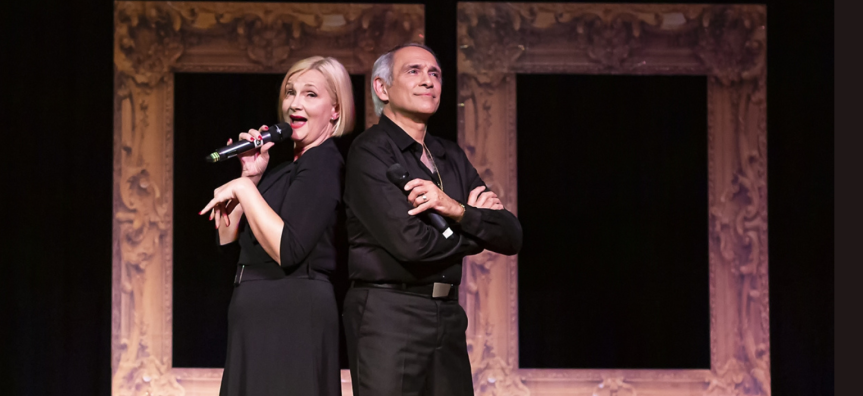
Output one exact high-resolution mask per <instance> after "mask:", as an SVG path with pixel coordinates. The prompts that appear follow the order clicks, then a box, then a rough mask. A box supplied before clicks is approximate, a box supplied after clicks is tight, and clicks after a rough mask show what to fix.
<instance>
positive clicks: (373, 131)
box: [348, 124, 392, 156]
mask: <svg viewBox="0 0 863 396" xmlns="http://www.w3.org/2000/svg"><path fill="white" fill-rule="evenodd" d="M391 140H392V138H390V137H389V135H388V134H387V133H386V130H384V128H382V127H381V126H380V125H378V124H375V125H372V126H371V127H369V129H366V130H365V131H364V132H362V133H360V135H359V136H357V137H356V139H354V141H353V143H351V148H350V150H349V151H348V156H350V152H353V151H354V150H356V149H357V148H372V147H382V146H386V145H388V143H389V142H390V141H391Z"/></svg>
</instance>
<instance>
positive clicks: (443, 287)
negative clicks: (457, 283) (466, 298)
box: [432, 282, 452, 298]
mask: <svg viewBox="0 0 863 396" xmlns="http://www.w3.org/2000/svg"><path fill="white" fill-rule="evenodd" d="M450 289H452V285H451V284H449V283H438V282H435V283H434V287H433V288H432V298H441V297H446V296H449V291H450Z"/></svg>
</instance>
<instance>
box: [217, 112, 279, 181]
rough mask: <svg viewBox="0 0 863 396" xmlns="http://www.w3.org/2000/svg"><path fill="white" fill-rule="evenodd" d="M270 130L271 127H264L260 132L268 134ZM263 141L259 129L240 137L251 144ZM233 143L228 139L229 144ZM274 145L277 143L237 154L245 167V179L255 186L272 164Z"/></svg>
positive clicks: (242, 134) (243, 174)
mask: <svg viewBox="0 0 863 396" xmlns="http://www.w3.org/2000/svg"><path fill="white" fill-rule="evenodd" d="M268 129H269V127H267V126H266V125H262V126H261V128H260V131H264V132H266V131H267V130H268ZM261 139H263V138H262V137H261V133H260V132H259V130H258V129H249V131H248V132H244V133H241V134H240V136H239V140H248V141H250V142H254V141H255V140H261ZM231 142H232V140H231V139H228V144H231ZM274 144H275V143H273V142H270V143H266V144H264V145H263V146H261V148H259V149H256V150H249V151H246V152H245V153H240V154H237V158H238V159H239V160H240V164H242V166H243V173H242V176H243V177H247V178H249V179H251V180H252V182H254V183H255V185H257V184H258V182H260V181H261V176H262V175H263V174H264V171H265V170H266V169H267V164H268V163H269V162H270V152H269V151H270V148H271V147H273V145H274Z"/></svg>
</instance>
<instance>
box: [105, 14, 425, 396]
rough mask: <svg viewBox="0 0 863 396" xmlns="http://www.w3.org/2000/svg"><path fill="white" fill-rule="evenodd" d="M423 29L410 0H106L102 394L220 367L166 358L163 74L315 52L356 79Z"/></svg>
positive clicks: (156, 390)
mask: <svg viewBox="0 0 863 396" xmlns="http://www.w3.org/2000/svg"><path fill="white" fill-rule="evenodd" d="M423 32H424V10H423V6H422V5H412V4H411V5H408V4H405V5H387V4H380V5H372V4H297V3H294V4H287V3H283V4H279V3H205V2H202V3H197V2H195V3H183V2H163V1H158V2H132V1H128V2H127V1H118V2H115V3H114V87H115V90H114V192H113V194H114V205H113V206H114V208H113V213H114V220H113V221H114V225H113V241H114V243H113V279H112V304H111V305H112V316H111V319H112V323H111V327H112V329H111V335H112V339H111V351H112V353H111V355H112V356H111V372H112V394H114V395H216V394H218V392H219V384H220V380H221V376H222V370H221V369H197V368H175V367H173V366H172V356H171V354H172V347H171V344H172V309H171V307H172V294H173V286H172V284H173V283H172V269H173V262H172V246H173V245H172V240H173V227H172V224H173V216H174V213H173V195H172V192H173V158H174V152H173V140H174V136H173V117H174V90H173V89H174V73H176V72H193V73H217V72H231V73H284V72H286V71H287V69H288V67H290V65H291V64H293V63H294V62H296V61H298V60H300V59H303V58H306V57H308V56H312V55H323V56H332V57H334V58H336V59H338V60H339V61H340V62H342V64H344V65H345V67H346V68H347V70H348V72H349V73H351V74H365V75H366V76H367V80H366V81H367V82H366V84H365V85H366V90H368V86H369V82H368V75H369V74H370V72H371V67H372V65H373V63H374V61H375V59H376V58H377V56H378V55H380V54H381V53H383V52H384V51H386V50H388V49H390V48H392V47H394V46H395V45H397V44H401V43H404V42H408V41H413V42H423ZM357 88H359V87H357ZM366 95H368V92H367V93H366ZM367 103H368V106H367V107H366V110H365V111H366V123H367V124H369V125H371V124H374V123H376V122H377V117H376V116H375V115H374V112H373V106H372V104H371V101H368V102H367ZM226 309H227V307H226ZM219 347H222V346H219ZM342 379H343V381H342V386H343V389H344V390H346V394H350V393H349V392H350V375H349V374H348V373H347V371H343V372H342Z"/></svg>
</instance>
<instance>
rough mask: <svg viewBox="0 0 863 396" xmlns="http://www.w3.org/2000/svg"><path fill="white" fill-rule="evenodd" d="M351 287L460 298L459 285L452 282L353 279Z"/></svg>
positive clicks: (442, 297)
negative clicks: (385, 281)
mask: <svg viewBox="0 0 863 396" xmlns="http://www.w3.org/2000/svg"><path fill="white" fill-rule="evenodd" d="M351 287H360V288H372V289H390V290H401V291H403V292H406V293H411V294H417V295H421V296H424V297H429V298H439V299H442V300H458V285H453V284H451V283H440V282H435V283H429V284H426V285H411V284H407V283H374V282H365V281H359V280H355V281H351Z"/></svg>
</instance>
